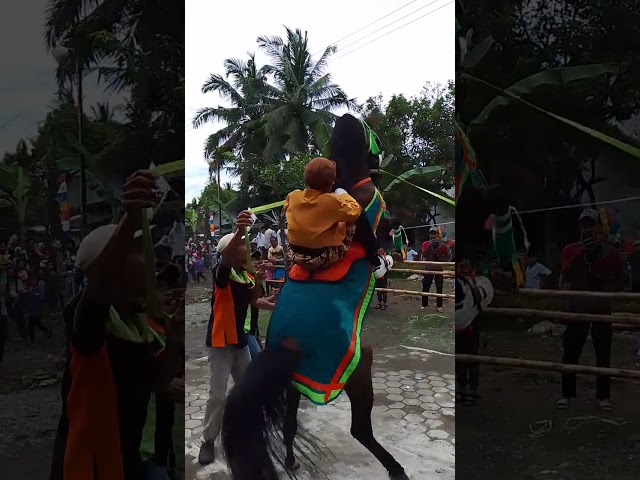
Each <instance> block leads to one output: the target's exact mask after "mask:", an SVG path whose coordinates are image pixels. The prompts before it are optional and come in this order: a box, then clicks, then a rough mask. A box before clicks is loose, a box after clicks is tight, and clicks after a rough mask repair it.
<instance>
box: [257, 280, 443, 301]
mask: <svg viewBox="0 0 640 480" xmlns="http://www.w3.org/2000/svg"><path fill="white" fill-rule="evenodd" d="M266 282H269V283H284V280H266ZM375 291H376V292H386V293H395V294H397V295H415V296H419V297H434V298H438V297H440V298H455V295H452V294H448V293H431V292H414V291H413V290H399V289H396V288H376V289H375Z"/></svg>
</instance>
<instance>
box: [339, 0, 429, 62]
mask: <svg viewBox="0 0 640 480" xmlns="http://www.w3.org/2000/svg"><path fill="white" fill-rule="evenodd" d="M439 1H440V0H434V1H433V2H430V3H427V4H426V5H423V6H422V7H420V8H418V9H417V10H414V11H413V12H411V13H408V14H406V15H405V16H404V17H400V18H398V19H397V20H394V21H393V22H391V23H388V24H386V25H385V26H384V27H380V28H378V29H377V30H374V31H373V32H371V33H369V34H367V35H365V36H364V37H362V38H359V39H358V40H356V41H355V42H351V43H350V44H349V45H347V46H345V47H340V48H341V49H343V50H346V49H347V48H349V47H351V46H353V45H355V44H356V43H359V42H361V41H362V40H364V39H365V38H369V37H370V36H372V35H375V34H377V33H380V31H382V30H384V29H385V28H387V27H390V26H391V25H394V24H396V23H398V22H399V21H401V20H404V19H405V18H408V17H410V16H411V15H413V14H414V13H418V12H419V11H420V10H424V9H425V8H427V7H430V6H431V5H433V4H434V3H438V2H439Z"/></svg>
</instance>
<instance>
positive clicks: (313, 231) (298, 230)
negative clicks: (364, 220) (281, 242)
mask: <svg viewBox="0 0 640 480" xmlns="http://www.w3.org/2000/svg"><path fill="white" fill-rule="evenodd" d="M335 181H336V164H335V162H333V161H331V160H329V159H326V158H322V157H318V158H314V159H313V160H311V161H310V162H309V163H308V164H307V167H306V168H305V171H304V182H305V185H306V188H305V189H304V190H295V191H293V192H291V193H290V194H289V195H288V196H287V199H286V201H285V204H284V212H285V215H286V217H287V223H288V225H289V228H288V236H289V251H288V255H289V256H290V257H291V258H292V260H293V262H294V263H295V264H297V265H300V266H301V267H303V268H304V269H306V270H308V271H317V270H321V269H324V268H327V267H328V266H330V265H331V264H333V263H335V262H337V261H338V260H340V259H341V258H342V257H344V255H345V254H346V252H347V251H349V247H350V244H351V240H352V238H353V235H354V233H355V222H356V220H358V218H359V217H360V213H361V211H362V209H361V207H360V205H359V204H358V202H357V201H356V200H355V199H354V198H353V197H352V196H351V195H349V194H348V193H347V192H346V191H344V190H340V189H338V190H337V191H336V192H335V193H332V192H331V190H332V189H333V185H334V183H335Z"/></svg>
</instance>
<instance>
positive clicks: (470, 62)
mask: <svg viewBox="0 0 640 480" xmlns="http://www.w3.org/2000/svg"><path fill="white" fill-rule="evenodd" d="M493 42H494V40H493V37H486V38H484V39H483V40H482V41H481V42H480V43H479V44H477V45H476V46H475V47H473V48H472V49H471V50H468V51H466V52H465V55H464V56H462V55H461V57H462V58H461V59H460V62H461V63H462V67H463V68H473V67H475V66H476V65H477V64H478V62H480V60H482V58H483V57H484V56H485V55H486V54H487V52H488V51H489V49H490V48H491V46H492V45H493ZM467 48H468V45H467Z"/></svg>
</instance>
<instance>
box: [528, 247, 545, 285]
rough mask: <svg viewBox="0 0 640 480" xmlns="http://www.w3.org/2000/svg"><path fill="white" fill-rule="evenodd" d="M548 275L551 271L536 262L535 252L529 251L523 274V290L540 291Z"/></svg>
mask: <svg viewBox="0 0 640 480" xmlns="http://www.w3.org/2000/svg"><path fill="white" fill-rule="evenodd" d="M549 275H551V270H549V269H548V268H547V267H545V266H544V265H543V264H541V263H540V262H539V261H538V258H537V257H536V254H535V252H533V251H532V250H529V253H528V254H527V259H526V269H525V272H524V288H535V289H541V288H542V287H543V285H544V283H545V279H546V278H547V277H548V276H549Z"/></svg>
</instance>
